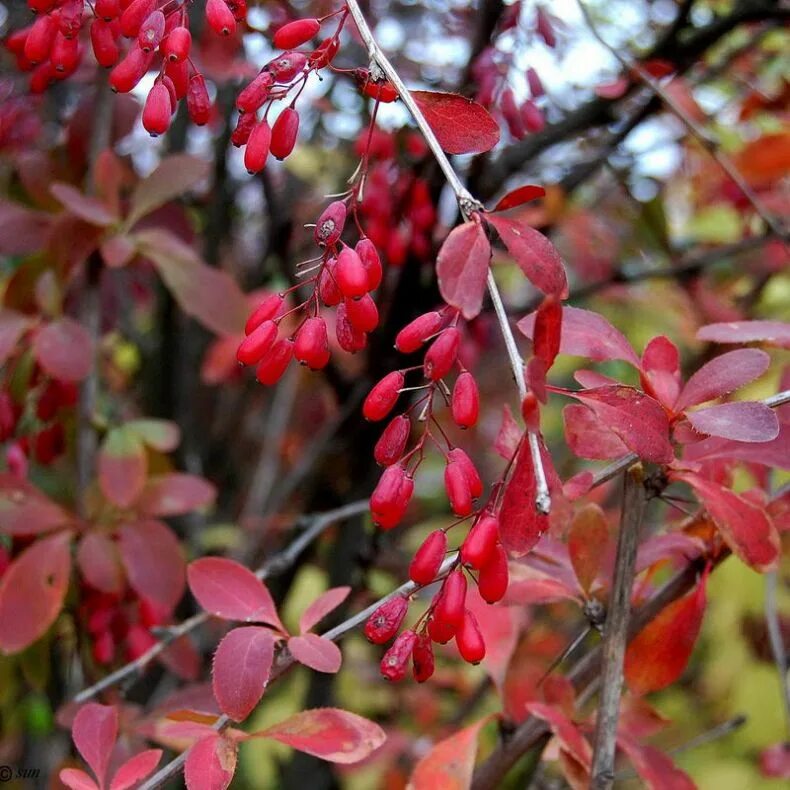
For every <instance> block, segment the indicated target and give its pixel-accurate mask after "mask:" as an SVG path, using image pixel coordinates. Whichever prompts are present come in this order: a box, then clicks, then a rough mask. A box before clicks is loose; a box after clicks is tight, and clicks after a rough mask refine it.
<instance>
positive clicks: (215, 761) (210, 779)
mask: <svg viewBox="0 0 790 790" xmlns="http://www.w3.org/2000/svg"><path fill="white" fill-rule="evenodd" d="M237 751H238V744H237V743H236V741H233V740H231V739H230V738H225V737H223V736H222V735H209V736H208V737H207V738H204V739H203V740H202V741H198V742H197V743H196V744H195V745H194V746H193V747H192V748H191V749H190V750H189V754H187V760H186V763H185V765H184V779H185V780H186V785H187V788H188V790H225V788H227V787H228V786H229V785H230V783H231V780H232V779H233V774H234V773H235V772H236V756H237Z"/></svg>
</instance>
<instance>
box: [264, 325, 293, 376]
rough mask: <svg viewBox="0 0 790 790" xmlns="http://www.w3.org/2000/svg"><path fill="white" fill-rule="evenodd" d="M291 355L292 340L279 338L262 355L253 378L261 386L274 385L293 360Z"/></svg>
mask: <svg viewBox="0 0 790 790" xmlns="http://www.w3.org/2000/svg"><path fill="white" fill-rule="evenodd" d="M293 355H294V344H293V340H291V339H290V338H287V337H281V338H280V339H279V340H278V341H276V342H275V344H274V345H273V346H272V347H271V348H270V349H269V350H268V351H267V352H266V353H265V354H264V355H263V358H262V359H261V361H260V363H259V364H258V368H257V369H256V371H255V378H257V379H258V381H260V383H261V384H266V385H267V386H271V385H272V384H276V383H277V382H278V381H279V380H280V379H281V378H282V375H283V373H285V371H286V369H287V368H288V365H289V364H290V362H291V360H292V359H293Z"/></svg>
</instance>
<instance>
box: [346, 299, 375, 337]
mask: <svg viewBox="0 0 790 790" xmlns="http://www.w3.org/2000/svg"><path fill="white" fill-rule="evenodd" d="M345 307H346V315H347V316H348V320H349V321H350V322H351V325H352V326H353V327H354V328H355V329H357V330H359V331H360V332H372V331H373V330H374V329H375V328H376V327H377V326H378V325H379V311H378V308H377V307H376V303H375V302H374V301H373V299H372V297H371V296H370V294H364V295H363V296H362V298H361V299H348V298H346V302H345Z"/></svg>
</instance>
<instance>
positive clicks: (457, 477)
mask: <svg viewBox="0 0 790 790" xmlns="http://www.w3.org/2000/svg"><path fill="white" fill-rule="evenodd" d="M444 489H445V491H446V492H447V498H448V499H449V500H450V507H451V508H452V510H453V513H455V514H456V515H457V516H461V517H464V516H468V515H469V514H470V513H471V512H472V510H473V509H474V506H473V504H472V492H471V491H470V490H469V482H468V481H467V479H466V475H465V474H464V470H463V469H462V468H461V466H460V464H457V463H453V462H450V463H448V464H447V466H445V468H444Z"/></svg>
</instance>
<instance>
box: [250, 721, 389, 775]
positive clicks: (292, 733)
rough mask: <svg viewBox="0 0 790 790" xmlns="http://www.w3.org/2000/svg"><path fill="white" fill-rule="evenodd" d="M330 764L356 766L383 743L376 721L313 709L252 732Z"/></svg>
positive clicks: (381, 733)
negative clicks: (353, 764)
mask: <svg viewBox="0 0 790 790" xmlns="http://www.w3.org/2000/svg"><path fill="white" fill-rule="evenodd" d="M255 736H257V737H260V738H273V739H274V740H276V741H280V743H284V744H286V745H287V746H292V747H293V748H294V749H298V750H299V751H300V752H307V754H312V755H314V756H315V757H320V758H321V759H322V760H328V761H329V762H331V763H358V762H359V761H360V760H364V759H365V758H366V757H367V756H368V755H369V754H370V753H371V752H373V751H375V750H376V749H378V748H379V746H381V744H382V743H384V741H385V740H386V735H385V734H384V731H383V730H382V729H381V727H379V725H378V724H376V723H375V722H372V721H369V720H368V719H364V718H362V716H357V715H356V714H355V713H350V712H349V711H347V710H339V709H338V708H315V709H313V710H305V711H302V712H301V713H297V714H295V715H293V716H291V717H290V718H287V719H286V720H285V721H281V722H279V723H278V724H275V725H274V726H273V727H269V728H268V729H266V730H261V731H260V732H257V733H255Z"/></svg>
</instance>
